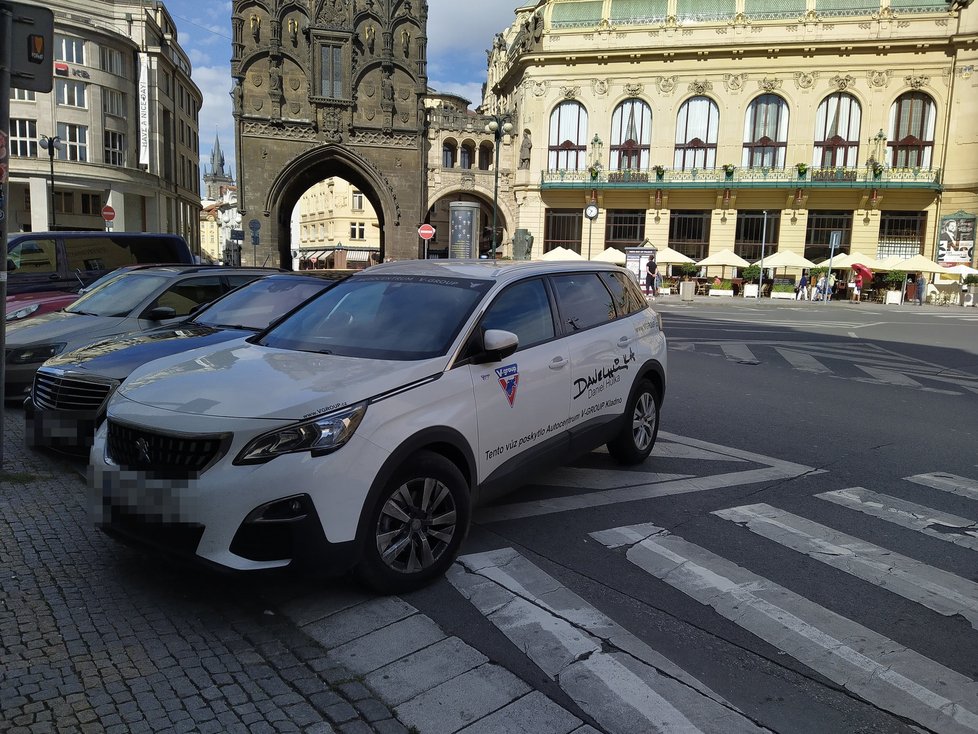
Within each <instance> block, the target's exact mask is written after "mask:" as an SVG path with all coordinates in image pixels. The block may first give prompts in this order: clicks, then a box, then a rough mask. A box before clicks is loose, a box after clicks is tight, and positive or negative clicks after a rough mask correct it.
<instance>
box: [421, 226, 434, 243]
mask: <svg viewBox="0 0 978 734" xmlns="http://www.w3.org/2000/svg"><path fill="white" fill-rule="evenodd" d="M434 236H435V228H434V227H432V226H431V225H430V224H422V225H421V226H420V227H418V237H420V238H421V239H423V240H424V241H425V242H427V241H428V240H430V239H431V238H432V237H434Z"/></svg>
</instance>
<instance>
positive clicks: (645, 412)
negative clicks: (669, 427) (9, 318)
mask: <svg viewBox="0 0 978 734" xmlns="http://www.w3.org/2000/svg"><path fill="white" fill-rule="evenodd" d="M665 384H666V342H665V337H664V335H663V333H662V331H661V329H660V326H659V318H658V316H657V314H656V313H655V312H654V311H653V310H652V309H651V308H650V307H649V305H648V303H647V301H646V299H645V297H644V295H643V294H642V293H641V291H640V290H639V288H638V286H637V285H636V284H635V282H634V278H632V277H629V275H628V274H627V273H625V272H624V271H623V270H622V269H621V268H619V267H617V266H615V265H610V264H602V263H597V262H584V263H581V262H560V263H547V262H529V261H522V262H520V261H514V262H506V263H502V262H496V261H488V260H483V261H452V260H438V261H434V260H415V261H402V262H395V263H385V264H381V265H377V266H374V267H371V268H369V269H368V270H365V271H362V272H360V273H357V274H355V275H353V276H351V277H350V278H347V279H346V280H344V281H342V282H341V283H338V284H337V285H336V286H335V287H333V288H330V289H329V290H327V291H326V292H324V293H322V294H321V295H319V296H317V297H316V298H314V299H313V300H311V301H309V302H307V303H306V304H305V305H304V306H302V307H301V308H299V309H297V310H296V311H294V312H293V313H291V314H290V315H289V316H288V317H286V318H284V319H282V320H281V321H279V322H278V323H276V324H274V325H272V326H271V327H270V328H269V329H268V330H267V331H265V332H263V333H261V334H259V335H257V336H255V337H250V338H248V339H246V340H237V341H234V342H229V343H226V344H222V345H217V346H212V347H204V348H201V349H196V350H194V351H192V352H185V353H182V354H178V355H173V356H171V357H164V358H162V359H160V360H157V361H155V362H152V363H150V364H148V365H145V366H143V367H140V368H138V369H137V370H135V371H134V372H133V373H132V374H131V375H130V377H129V378H128V379H127V380H126V381H125V382H124V383H123V384H122V385H121V386H120V387H119V389H118V390H117V391H116V392H115V394H114V395H113V396H112V398H111V399H110V400H109V403H108V406H107V410H106V418H105V420H104V421H103V422H102V423H101V424H100V425H99V426H98V428H97V432H96V435H95V442H94V444H93V446H92V451H91V455H90V464H91V466H90V468H91V477H92V487H93V492H94V496H93V498H92V499H93V506H94V507H95V508H96V510H97V511H96V522H97V524H98V525H99V526H100V527H102V528H103V529H104V530H105V531H106V532H107V533H109V534H110V535H112V536H114V537H117V538H120V539H123V540H128V541H131V542H134V543H138V544H143V545H150V546H153V547H156V548H160V549H164V550H166V551H169V552H172V553H176V554H182V555H185V556H188V557H192V558H196V559H197V560H199V561H202V562H205V563H208V564H211V565H213V566H216V567H219V568H224V569H236V570H253V569H266V568H276V567H283V566H289V565H296V566H302V565H305V566H310V567H312V568H315V569H317V570H326V571H330V572H340V571H343V570H345V569H347V568H349V567H355V569H356V571H357V573H358V575H359V576H360V578H361V579H362V580H363V581H364V582H365V583H366V584H367V585H369V586H371V587H373V588H375V589H377V590H380V591H382V592H388V593H391V592H401V591H405V590H408V589H412V588H416V587H418V586H420V585H422V584H424V583H427V582H429V581H431V580H432V579H434V578H436V577H437V576H438V575H440V574H442V573H443V572H444V571H445V569H447V568H448V566H449V565H450V564H451V563H452V560H453V559H454V558H455V556H456V554H457V552H458V550H459V546H460V544H461V542H462V539H463V538H464V536H465V534H466V532H467V529H468V527H469V518H470V508H471V507H472V505H473V504H475V503H478V502H482V501H485V500H486V499H488V498H491V497H493V496H496V495H498V494H500V493H502V492H508V491H512V490H514V489H515V488H517V487H518V486H519V485H520V484H521V483H522V482H525V481H526V480H527V477H529V476H531V471H532V470H533V469H537V468H540V467H544V466H547V465H550V464H553V463H564V462H567V461H569V460H570V459H571V458H572V457H573V456H574V455H576V454H579V453H583V452H587V451H590V450H592V449H594V448H595V447H597V446H599V445H602V444H607V446H608V449H609V451H610V453H611V455H612V456H613V457H614V458H615V459H617V460H618V461H620V462H623V463H626V464H633V463H638V462H641V461H644V460H645V459H646V457H648V455H649V452H650V451H651V450H652V447H653V445H654V443H655V439H656V434H657V432H658V428H659V408H660V404H661V401H662V396H663V394H664V390H665Z"/></svg>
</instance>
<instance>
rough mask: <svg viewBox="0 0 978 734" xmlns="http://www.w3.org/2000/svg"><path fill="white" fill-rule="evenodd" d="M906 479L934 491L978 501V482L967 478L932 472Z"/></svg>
mask: <svg viewBox="0 0 978 734" xmlns="http://www.w3.org/2000/svg"><path fill="white" fill-rule="evenodd" d="M906 479H907V481H909V482H914V483H915V484H922V485H924V486H925V487H930V488H932V489H939V490H941V491H942V492H950V493H951V494H957V495H960V496H961V497H968V498H970V499H973V500H978V482H976V481H975V480H974V479H968V478H967V477H959V476H958V475H957V474H947V473H945V472H931V473H929V474H917V475H915V476H912V477H906Z"/></svg>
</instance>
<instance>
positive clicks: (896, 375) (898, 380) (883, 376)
mask: <svg viewBox="0 0 978 734" xmlns="http://www.w3.org/2000/svg"><path fill="white" fill-rule="evenodd" d="M856 367H858V368H859V369H861V370H862V371H863V372H865V373H866V374H867V375H869V376H870V377H872V378H873V379H875V380H879V381H880V382H885V383H887V384H889V385H899V386H900V387H923V385H921V384H920V383H919V382H917V381H916V380H914V379H913V378H911V377H908V376H907V375H905V374H903V373H902V372H894V371H893V370H889V369H883V368H880V367H868V366H866V365H863V364H857V365H856Z"/></svg>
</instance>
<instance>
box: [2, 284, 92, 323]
mask: <svg viewBox="0 0 978 734" xmlns="http://www.w3.org/2000/svg"><path fill="white" fill-rule="evenodd" d="M78 295H79V294H77V293H70V292H66V291H38V292H35V293H17V294H16V295H13V296H7V301H6V303H4V308H3V314H4V319H5V320H7V321H22V320H23V319H27V318H30V317H32V316H40V315H41V314H42V313H49V312H51V311H60V310H61V309H63V308H64V307H65V306H67V305H69V304H71V303H74V301H75V300H76V299H77V298H78Z"/></svg>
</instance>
